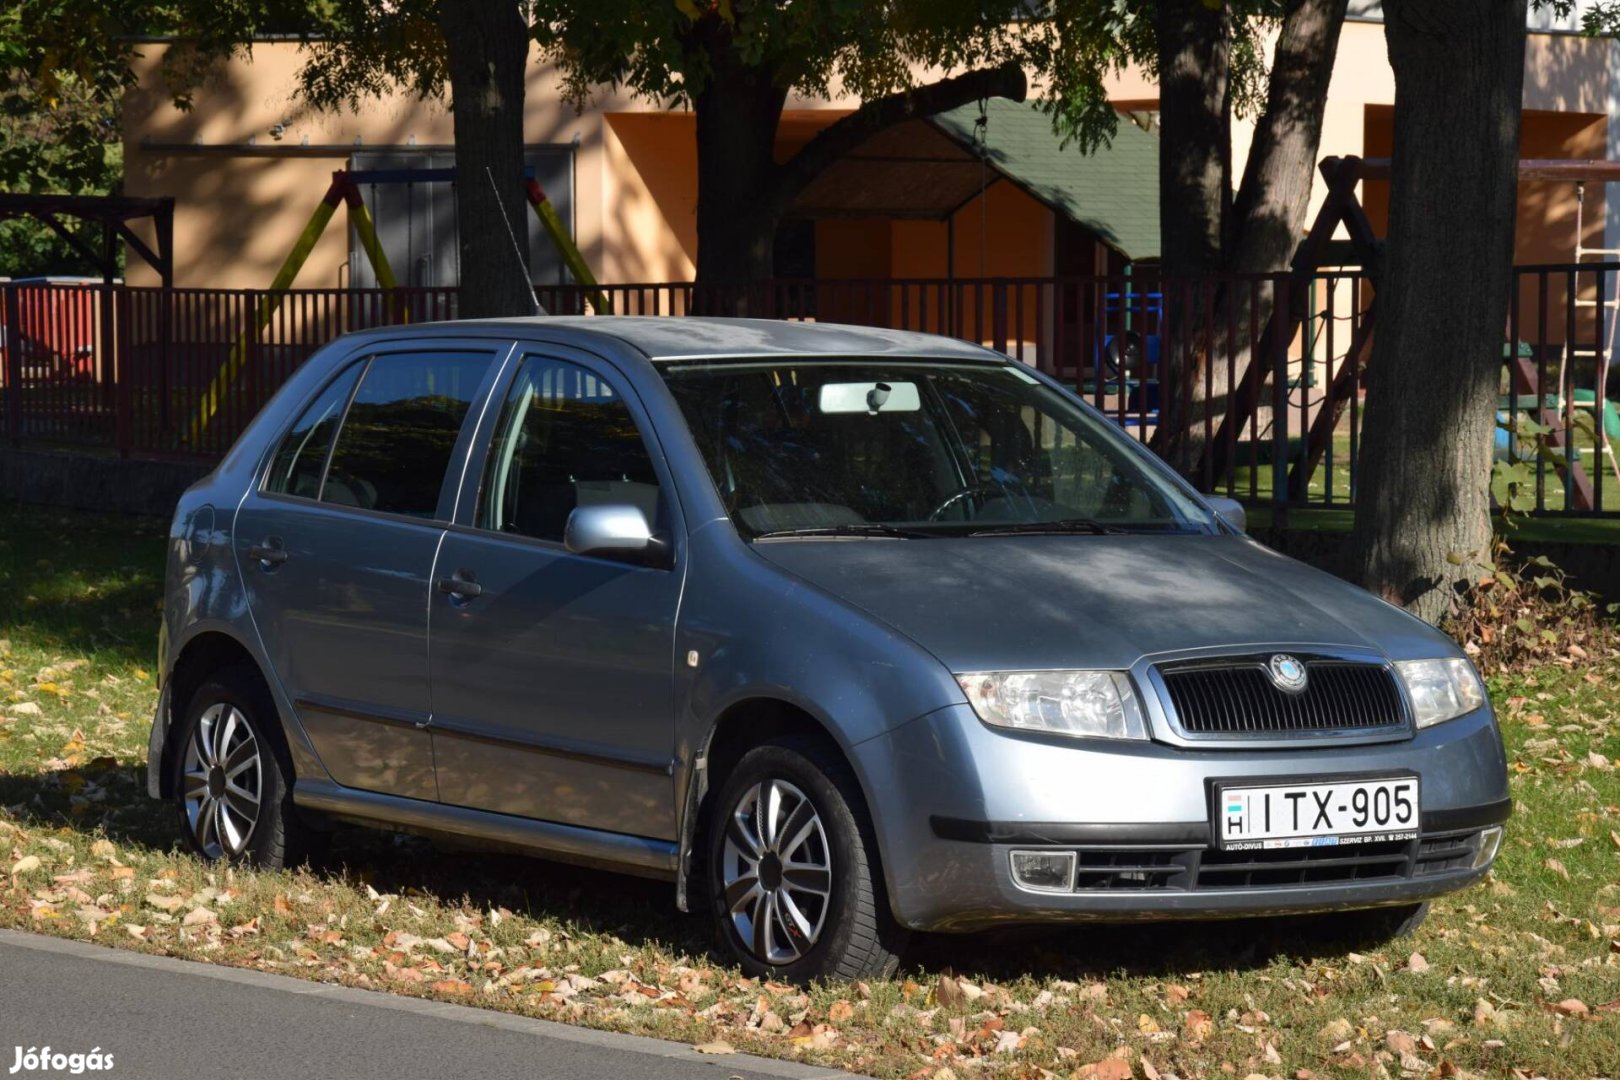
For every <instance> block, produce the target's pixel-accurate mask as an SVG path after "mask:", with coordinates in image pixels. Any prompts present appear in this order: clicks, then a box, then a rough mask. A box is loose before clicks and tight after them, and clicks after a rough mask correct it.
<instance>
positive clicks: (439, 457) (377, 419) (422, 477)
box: [320, 352, 491, 518]
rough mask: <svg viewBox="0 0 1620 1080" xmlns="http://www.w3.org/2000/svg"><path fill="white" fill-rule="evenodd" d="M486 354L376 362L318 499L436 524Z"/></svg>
mask: <svg viewBox="0 0 1620 1080" xmlns="http://www.w3.org/2000/svg"><path fill="white" fill-rule="evenodd" d="M490 362H491V357H490V355H489V354H488V353H445V352H421V353H396V354H385V355H381V356H378V357H376V358H374V359H373V360H372V361H371V364H370V365H369V366H368V367H367V368H366V373H365V375H364V377H363V378H362V379H361V381H360V388H359V389H358V390H357V391H355V394H354V400H353V401H352V402H351V403H350V405H349V409H348V413H347V415H346V416H345V417H344V420H343V427H342V430H341V431H339V432H338V437H337V443H336V445H335V446H334V447H333V448H332V463H331V465H330V467H329V468H328V469H327V472H326V481H325V483H324V484H323V485H322V487H321V495H320V498H321V501H322V502H325V503H332V504H334V505H338V506H353V507H358V508H360V509H362V510H377V511H381V512H384V513H389V514H403V515H406V516H407V517H418V518H432V517H434V516H436V515H437V514H438V511H439V496H440V493H441V491H442V489H443V487H444V480H445V474H446V472H447V471H448V469H449V467H450V463H451V459H452V458H453V456H454V454H455V450H456V443H457V440H458V439H459V438H460V436H461V429H462V426H463V425H464V424H465V423H466V420H467V415H468V413H469V412H470V411H471V410H472V404H473V401H474V400H475V399H476V398H477V396H478V390H479V387H480V385H481V384H482V383H483V381H484V376H485V374H486V373H487V372H488V370H489V365H490Z"/></svg>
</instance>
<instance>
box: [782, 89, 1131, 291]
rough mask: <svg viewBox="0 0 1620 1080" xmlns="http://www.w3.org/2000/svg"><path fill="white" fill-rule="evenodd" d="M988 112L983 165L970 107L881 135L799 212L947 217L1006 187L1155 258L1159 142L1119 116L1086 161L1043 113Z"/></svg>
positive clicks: (835, 168) (818, 182) (814, 188)
mask: <svg viewBox="0 0 1620 1080" xmlns="http://www.w3.org/2000/svg"><path fill="white" fill-rule="evenodd" d="M984 109H985V119H986V122H985V127H984V149H985V154H984V158H983V160H982V161H981V160H980V156H979V144H978V140H977V133H976V130H975V129H976V127H977V122H978V119H979V105H978V104H973V105H964V106H962V107H960V108H957V109H952V110H950V111H949V112H944V113H940V114H939V115H937V116H932V117H928V118H926V119H919V120H910V121H907V122H906V123H903V124H899V125H896V126H894V127H892V128H889V129H886V130H884V131H881V132H879V133H877V134H876V135H874V136H873V137H872V138H870V139H868V140H867V141H866V142H865V143H863V144H862V145H861V146H860V147H859V148H858V149H857V150H855V151H854V152H853V153H850V154H848V155H846V156H845V157H844V158H843V159H841V160H840V161H838V162H836V163H834V164H833V165H831V166H829V167H828V168H827V169H826V170H825V171H824V172H823V173H822V174H821V175H820V176H818V177H817V178H816V179H815V180H813V181H812V182H811V183H810V184H809V185H807V186H806V188H805V190H804V191H803V192H802V193H801V194H800V196H799V198H798V199H796V200H795V201H794V204H793V213H795V214H797V215H799V216H803V217H895V218H925V219H931V220H941V219H945V218H949V217H950V216H951V215H953V214H954V213H956V212H957V211H958V210H960V209H962V207H964V206H966V205H967V204H968V203H969V202H971V201H972V200H973V199H975V198H977V197H978V195H979V193H980V192H981V191H983V190H984V188H985V187H986V186H988V185H989V184H990V183H993V182H996V181H998V180H1005V181H1007V182H1009V183H1012V184H1014V185H1016V186H1017V187H1019V188H1020V189H1022V190H1023V191H1025V192H1027V193H1028V194H1029V195H1030V196H1031V197H1032V198H1034V199H1037V200H1039V201H1040V202H1042V203H1044V204H1045V205H1046V206H1048V207H1050V208H1051V209H1052V210H1053V211H1054V212H1056V213H1059V214H1062V215H1063V216H1064V217H1066V218H1068V219H1069V220H1070V221H1072V222H1074V223H1075V224H1077V225H1080V226H1081V227H1083V228H1085V229H1088V230H1090V231H1091V232H1093V233H1095V234H1096V235H1097V237H1098V238H1099V239H1101V240H1102V241H1103V242H1104V243H1106V244H1107V245H1108V246H1110V247H1112V248H1115V249H1116V250H1118V251H1120V252H1121V253H1123V254H1124V255H1126V256H1127V257H1129V258H1131V259H1146V258H1155V257H1157V256H1158V254H1159V139H1158V136H1156V135H1152V134H1149V133H1148V132H1146V131H1143V130H1142V129H1141V128H1139V127H1137V126H1136V125H1135V124H1133V123H1131V122H1130V121H1128V120H1126V119H1124V118H1121V120H1120V124H1119V130H1118V133H1117V134H1116V135H1115V136H1114V138H1113V141H1112V142H1111V143H1110V144H1109V145H1108V146H1103V147H1098V149H1097V150H1096V151H1095V152H1093V153H1091V154H1082V153H1080V151H1079V150H1078V149H1076V148H1074V147H1073V146H1071V147H1069V148H1068V149H1059V147H1058V137H1057V136H1056V135H1055V134H1053V132H1052V122H1051V120H1050V118H1048V117H1047V116H1045V115H1044V114H1043V113H1041V112H1040V110H1039V108H1038V107H1037V106H1034V105H1026V104H1021V103H1018V102H1014V101H1009V100H1007V99H1006V98H990V99H988V100H987V101H986V102H985V103H984Z"/></svg>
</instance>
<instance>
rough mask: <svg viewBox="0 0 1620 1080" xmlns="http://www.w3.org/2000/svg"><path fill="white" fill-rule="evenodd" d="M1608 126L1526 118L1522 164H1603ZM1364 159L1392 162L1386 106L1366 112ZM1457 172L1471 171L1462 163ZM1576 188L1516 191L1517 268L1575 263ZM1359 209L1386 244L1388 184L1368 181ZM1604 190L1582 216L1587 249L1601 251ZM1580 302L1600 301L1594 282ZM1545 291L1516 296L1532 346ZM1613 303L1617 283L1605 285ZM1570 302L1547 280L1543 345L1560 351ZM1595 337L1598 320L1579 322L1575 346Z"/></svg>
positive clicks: (1559, 282)
mask: <svg viewBox="0 0 1620 1080" xmlns="http://www.w3.org/2000/svg"><path fill="white" fill-rule="evenodd" d="M1606 139H1607V120H1606V118H1605V117H1604V116H1601V115H1591V114H1585V113H1554V112H1526V113H1524V114H1523V121H1522V125H1521V127H1520V132H1519V156H1520V157H1521V158H1527V159H1536V158H1554V159H1575V160H1583V159H1590V158H1599V159H1601V158H1603V157H1604V156H1605V154H1606V152H1607V149H1606ZM1365 146H1366V156H1367V157H1388V156H1389V154H1390V152H1391V149H1392V148H1393V146H1394V109H1393V108H1391V107H1389V106H1368V107H1367V114H1366V136H1365ZM1458 167H1459V168H1464V167H1466V163H1461V162H1459V163H1458ZM1577 200H1578V195H1577V188H1576V185H1575V184H1573V183H1565V182H1556V181H1536V182H1534V183H1523V184H1520V185H1519V207H1518V217H1517V220H1516V222H1515V228H1514V234H1513V261H1514V264H1515V265H1519V266H1525V265H1533V264H1546V263H1569V262H1573V261H1574V259H1575V223H1576V210H1577V206H1576V204H1577ZM1362 205H1363V206H1364V207H1365V208H1366V210H1367V217H1368V219H1369V220H1370V221H1371V222H1372V226H1373V230H1374V231H1375V232H1376V233H1377V234H1378V235H1379V236H1384V235H1385V234H1386V230H1387V227H1388V223H1389V182H1388V181H1387V180H1369V181H1366V182H1364V183H1363V184H1362ZM1605 205H1606V202H1605V197H1604V185H1603V184H1597V183H1593V184H1588V185H1586V195H1585V205H1584V208H1583V209H1582V210H1581V221H1582V225H1581V236H1582V238H1583V239H1582V242H1583V243H1584V244H1585V245H1586V246H1588V247H1602V246H1603V227H1604V217H1605ZM1579 286H1580V296H1581V297H1582V298H1583V299H1592V298H1593V297H1595V296H1596V289H1597V283H1596V276H1595V275H1591V274H1584V275H1581V277H1580V280H1579ZM1539 291H1540V285H1539V282H1538V280H1537V279H1535V278H1531V277H1523V278H1521V279H1520V288H1519V320H1520V327H1519V337H1520V339H1521V340H1528V341H1534V340H1536V339H1537V338H1538V337H1539V336H1540V307H1541V301H1540V296H1539ZM1608 292H1609V295H1610V296H1611V297H1612V296H1613V295H1614V283H1613V282H1612V281H1611V282H1610V283H1609V285H1608ZM1567 295H1568V279H1567V277H1566V276H1564V275H1561V274H1553V275H1550V276H1549V278H1548V294H1547V306H1548V326H1547V334H1546V339H1545V340H1546V341H1547V342H1549V343H1562V342H1563V341H1564V338H1565V335H1566V332H1567V324H1566V323H1565V320H1564V303H1565V298H1566V296H1567ZM1595 332H1596V326H1595V315H1594V314H1593V313H1592V312H1591V311H1590V310H1583V311H1582V312H1581V313H1580V316H1579V318H1578V319H1577V322H1576V335H1577V337H1578V338H1590V337H1591V336H1592V335H1593V334H1595Z"/></svg>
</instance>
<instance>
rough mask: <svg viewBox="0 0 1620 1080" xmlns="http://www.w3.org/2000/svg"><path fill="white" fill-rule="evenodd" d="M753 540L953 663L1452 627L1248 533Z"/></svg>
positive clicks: (1382, 642)
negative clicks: (1437, 624)
mask: <svg viewBox="0 0 1620 1080" xmlns="http://www.w3.org/2000/svg"><path fill="white" fill-rule="evenodd" d="M752 547H753V550H754V552H755V553H756V554H758V555H760V556H761V557H763V558H765V559H766V560H768V561H769V562H771V563H774V564H775V565H776V566H779V567H781V568H782V569H784V570H787V571H789V572H790V573H792V574H794V575H796V576H798V577H800V578H802V579H804V580H805V581H807V582H809V583H810V584H812V585H814V586H816V587H818V588H820V589H822V590H824V591H825V592H828V593H831V594H833V595H834V596H836V597H838V598H839V599H840V600H842V601H844V602H845V603H847V604H850V605H852V606H853V607H856V608H858V609H860V610H862V611H865V612H866V613H868V614H869V615H871V616H872V617H874V618H876V619H880V620H882V621H883V622H885V623H887V624H888V625H890V626H892V627H893V628H894V629H896V630H898V631H899V632H901V633H903V634H905V635H907V636H908V637H910V638H911V639H912V640H914V641H916V642H917V643H918V644H919V645H921V646H922V647H923V648H925V649H928V650H929V651H930V652H932V653H933V654H934V655H935V656H937V657H938V658H939V659H940V660H941V661H943V662H944V663H945V665H946V666H947V667H949V668H950V669H951V670H952V671H959V672H960V671H1004V670H1018V669H1041V668H1065V667H1071V668H1091V667H1096V668H1116V669H1118V668H1127V667H1130V666H1131V665H1132V664H1134V663H1135V662H1136V661H1138V660H1139V659H1141V658H1142V657H1143V656H1146V655H1149V654H1153V653H1165V652H1177V651H1182V650H1191V649H1206V648H1219V649H1232V650H1234V651H1241V650H1243V649H1244V648H1245V647H1248V646H1255V647H1265V648H1271V647H1294V648H1299V649H1301V650H1302V651H1303V650H1304V648H1305V647H1306V646H1311V645H1316V646H1351V647H1360V648H1371V649H1376V650H1377V651H1379V652H1380V653H1383V654H1384V655H1386V656H1388V657H1390V658H1391V659H1395V660H1404V659H1420V658H1425V657H1434V656H1450V655H1454V654H1456V652H1457V649H1456V646H1455V645H1454V644H1453V643H1451V641H1450V639H1449V638H1446V637H1445V636H1444V635H1442V634H1440V632H1439V631H1437V630H1435V629H1434V628H1432V627H1430V626H1428V625H1427V624H1425V623H1423V622H1421V621H1419V620H1417V619H1415V618H1413V617H1412V616H1410V615H1408V614H1406V613H1405V612H1403V611H1401V610H1400V609H1398V608H1395V607H1393V606H1391V605H1389V604H1386V603H1384V602H1383V601H1381V600H1378V599H1376V598H1375V597H1373V596H1372V595H1371V594H1370V593H1367V592H1365V591H1363V590H1361V589H1358V588H1356V587H1355V586H1353V585H1349V584H1347V583H1345V582H1343V581H1340V580H1339V579H1338V578H1335V577H1333V576H1331V575H1329V574H1325V573H1323V572H1321V571H1319V570H1313V569H1312V568H1310V567H1308V566H1305V565H1304V564H1303V563H1299V562H1295V561H1294V560H1292V559H1289V558H1286V557H1285V556H1282V555H1279V554H1277V553H1276V552H1274V551H1272V550H1270V549H1269V548H1266V547H1263V546H1261V545H1260V544H1258V543H1256V542H1254V541H1252V540H1250V539H1248V538H1246V537H1240V536H1153V535H1143V534H1128V535H1120V536H1007V537H973V538H969V537H961V538H956V537H952V538H941V539H928V540H872V539H859V540H847V539H839V540H832V539H826V540H777V541H764V542H757V543H755V544H753V545H752Z"/></svg>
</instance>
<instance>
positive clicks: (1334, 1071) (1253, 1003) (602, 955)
mask: <svg viewBox="0 0 1620 1080" xmlns="http://www.w3.org/2000/svg"><path fill="white" fill-rule="evenodd" d="M161 532H162V530H161V526H160V524H159V523H157V522H153V521H142V520H137V519H129V518H108V517H97V516H94V515H86V514H77V513H64V512H61V511H54V510H52V511H46V510H37V509H27V508H19V507H16V506H12V505H0V925H4V926H10V927H17V928H22V929H29V930H35V931H39V932H43V933H49V934H58V935H62V936H68V937H78V938H92V939H94V940H96V941H99V942H102V943H104V944H107V945H112V946H117V947H121V948H132V949H139V950H143V951H148V952H162V953H168V954H172V955H175V956H181V957H186V958H191V959H197V960H208V961H213V962H216V963H226V964H235V965H241V966H245V967H254V968H260V969H263V970H269V971H277V972H281V973H283V974H290V975H297V976H301V977H304V978H309V979H317V980H324V981H331V982H342V983H345V984H349V985H354V986H364V987H373V988H379V989H386V990H390V991H394V992H398V993H405V994H412V995H418V996H426V997H434V998H441V999H444V1000H450V1001H458V1002H464V1003H470V1004H475V1005H480V1006H484V1007H487V1008H492V1009H502V1010H507V1011H511V1012H518V1013H524V1014H528V1015H533V1016H541V1017H546V1018H549V1019H556V1020H564V1021H568V1022H571V1023H578V1024H586V1025H591V1026H594V1027H601V1028H611V1029H615V1030H620V1031H631V1032H638V1033H644V1034H652V1035H659V1036H663V1037H667V1038H671V1039H681V1040H687V1041H689V1042H692V1043H700V1044H708V1043H723V1044H725V1046H729V1047H733V1048H735V1049H737V1050H741V1051H748V1052H754V1053H762V1054H769V1055H773V1056H780V1057H796V1058H800V1059H803V1060H807V1061H813V1062H818V1063H824V1064H829V1065H839V1066H844V1067H846V1068H850V1069H854V1070H858V1071H862V1072H869V1073H873V1074H876V1075H879V1076H884V1077H912V1076H919V1077H921V1076H931V1077H936V1078H940V1080H944V1078H946V1077H951V1076H954V1077H958V1078H961V1077H966V1076H978V1075H986V1076H997V1077H1001V1076H1019V1077H1022V1076H1031V1077H1034V1076H1048V1075H1052V1074H1057V1075H1060V1076H1065V1077H1067V1076H1071V1075H1075V1076H1099V1077H1113V1078H1115V1080H1118V1078H1122V1077H1124V1076H1126V1075H1134V1076H1139V1077H1149V1078H1152V1077H1155V1076H1169V1075H1171V1074H1175V1075H1178V1076H1181V1077H1201V1076H1220V1075H1234V1076H1236V1077H1248V1076H1250V1075H1251V1074H1260V1075H1262V1076H1272V1077H1310V1076H1319V1077H1327V1076H1340V1075H1363V1076H1364V1075H1391V1076H1398V1075H1411V1076H1417V1075H1432V1076H1458V1075H1466V1074H1474V1075H1478V1076H1510V1075H1520V1076H1545V1077H1593V1076H1600V1075H1608V1076H1614V1075H1620V884H1617V881H1620V772H1617V771H1616V769H1615V761H1614V759H1615V758H1616V757H1620V719H1617V713H1620V661H1616V660H1613V659H1610V660H1606V661H1603V662H1601V663H1593V664H1591V665H1589V666H1570V667H1564V666H1550V667H1548V668H1546V669H1544V670H1541V671H1539V672H1537V673H1536V674H1535V675H1533V676H1531V677H1521V678H1515V679H1512V680H1508V681H1496V682H1495V685H1493V687H1492V690H1493V694H1494V696H1495V698H1496V700H1497V703H1498V707H1499V709H1500V710H1501V713H1502V717H1503V727H1504V730H1505V732H1506V736H1507V740H1508V744H1509V748H1510V757H1511V760H1512V762H1513V788H1514V792H1513V793H1514V797H1515V799H1516V801H1517V803H1518V812H1517V814H1516V816H1515V818H1514V821H1513V824H1512V826H1511V827H1510V831H1509V834H1508V840H1507V843H1506V845H1505V848H1504V852H1503V855H1502V858H1501V861H1500V862H1499V864H1498V866H1497V870H1496V872H1495V873H1494V874H1493V876H1492V878H1491V879H1490V880H1488V881H1487V882H1485V883H1484V884H1482V885H1480V886H1478V887H1476V888H1474V889H1472V890H1470V891H1468V892H1466V893H1463V894H1460V895H1456V896H1453V897H1450V898H1448V899H1445V900H1442V901H1439V902H1437V903H1436V904H1435V908H1434V913H1433V915H1432V916H1431V918H1430V920H1429V922H1428V923H1427V925H1425V926H1424V927H1423V928H1422V929H1421V930H1420V931H1419V932H1418V933H1417V934H1416V936H1415V937H1413V938H1411V939H1409V940H1406V941H1402V942H1399V943H1396V944H1395V945H1392V946H1390V947H1387V948H1384V949H1381V950H1378V951H1369V952H1364V953H1355V952H1351V951H1348V946H1345V945H1343V944H1332V943H1326V944H1324V943H1322V942H1320V941H1316V942H1313V941H1311V940H1308V939H1307V938H1305V937H1303V936H1301V935H1300V934H1299V930H1298V928H1297V927H1296V928H1293V929H1290V928H1288V927H1286V926H1277V925H1271V924H1262V923H1242V924H1229V923H1212V924H1205V925H1181V926H1170V925H1166V926H1153V927H1109V928H1086V927H1077V928H1075V929H1072V930H1062V931H1056V932H1054V931H1042V932H1039V933H1026V934H1021V933H1006V934H1002V935H999V936H977V937H971V938H950V937H943V936H941V937H929V938H926V939H924V940H921V941H920V942H918V944H917V947H916V948H915V950H914V955H913V956H912V957H911V958H910V960H909V961H908V964H909V966H908V968H907V970H906V971H905V972H904V974H903V976H902V977H901V978H899V979H896V980H894V981H891V982H886V983H873V984H870V985H867V984H857V985H854V986H848V985H835V986H825V987H819V988H817V989H815V990H814V991H812V992H810V993H802V992H800V991H798V990H796V989H794V988H791V987H787V986H780V985H774V984H764V985H761V984H760V983H759V982H757V981H752V980H746V979H742V978H740V977H739V976H738V974H737V972H736V971H735V970H733V969H730V968H728V967H727V966H726V965H725V964H724V963H722V962H719V961H718V960H717V959H716V958H715V957H714V956H712V955H711V954H710V953H709V933H708V925H707V922H706V921H705V920H704V919H703V918H699V917H684V916H680V915H678V914H677V913H676V912H675V910H674V895H673V889H672V887H670V886H667V885H662V884H658V883H651V882H646V881H640V880H637V879H634V878H627V877H617V876H613V875H608V874H600V873H594V872H590V871H584V870H578V869H573V868H569V867H564V866H559V865H555V864H551V863H546V862H542V861H539V860H533V859H520V858H515V857H508V856H489V855H477V854H470V853H457V852H452V851H446V850H441V849H439V848H437V847H435V846H433V845H431V844H429V843H427V842H426V841H423V840H419V839H414V838H396V837H392V836H388V835H384V834H380V833H365V832H359V831H355V832H352V833H344V834H342V835H340V837H339V838H338V840H337V842H336V843H335V845H334V849H333V853H332V855H331V857H330V858H329V859H328V860H326V861H325V862H324V863H323V864H322V865H321V866H319V867H317V868H315V869H312V870H305V871H300V872H297V873H286V872H276V873H267V872H258V871H253V870H243V869H229V868H222V867H210V866H206V865H204V864H202V863H200V862H198V861H197V860H195V859H193V858H190V857H189V856H186V855H184V854H181V853H180V851H179V848H178V832H177V827H176V822H175V817H174V812H173V811H172V810H171V809H169V808H168V807H166V806H159V805H157V804H154V803H152V802H150V801H149V800H147V799H146V797H145V793H144V776H145V765H144V758H145V748H146V733H147V725H148V720H149V716H150V713H151V710H152V707H153V704H154V699H155V692H154V689H153V681H152V667H153V664H154V662H155V660H154V651H155V646H156V627H157V618H158V604H159V594H160V591H161V580H160V579H161V566H162V546H163V542H162V535H161ZM713 1049H716V1050H721V1051H722V1052H723V1050H724V1047H722V1046H716V1047H713Z"/></svg>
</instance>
